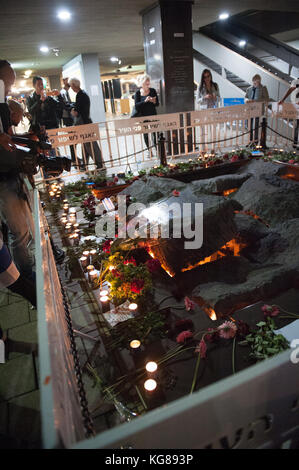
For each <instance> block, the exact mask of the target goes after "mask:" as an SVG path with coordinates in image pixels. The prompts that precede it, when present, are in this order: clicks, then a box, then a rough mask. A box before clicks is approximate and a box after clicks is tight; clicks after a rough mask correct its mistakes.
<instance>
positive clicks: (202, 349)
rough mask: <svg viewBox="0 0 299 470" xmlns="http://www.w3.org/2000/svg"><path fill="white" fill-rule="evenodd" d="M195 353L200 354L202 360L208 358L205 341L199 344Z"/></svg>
mask: <svg viewBox="0 0 299 470" xmlns="http://www.w3.org/2000/svg"><path fill="white" fill-rule="evenodd" d="M195 352H196V353H199V355H200V358H201V359H205V358H206V357H207V345H206V342H205V340H204V339H202V340H201V341H200V343H198V345H197V346H196V348H195Z"/></svg>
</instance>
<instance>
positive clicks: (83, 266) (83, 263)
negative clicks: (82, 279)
mask: <svg viewBox="0 0 299 470" xmlns="http://www.w3.org/2000/svg"><path fill="white" fill-rule="evenodd" d="M79 261H80V264H81V266H82V268H83V269H84V268H86V267H87V264H88V259H87V257H86V256H81V258H80V259H79Z"/></svg>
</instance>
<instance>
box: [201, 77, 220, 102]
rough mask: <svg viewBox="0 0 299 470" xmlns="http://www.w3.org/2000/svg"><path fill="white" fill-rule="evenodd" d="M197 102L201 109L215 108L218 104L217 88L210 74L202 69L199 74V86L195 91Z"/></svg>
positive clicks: (218, 94)
mask: <svg viewBox="0 0 299 470" xmlns="http://www.w3.org/2000/svg"><path fill="white" fill-rule="evenodd" d="M197 102H198V103H199V104H200V107H201V108H202V109H206V108H216V107H217V106H218V105H219V103H220V93H219V86H218V85H217V83H216V82H213V77H212V73H211V71H210V70H209V69H204V71H203V72H202V74H201V80H200V85H199V87H198V90H197Z"/></svg>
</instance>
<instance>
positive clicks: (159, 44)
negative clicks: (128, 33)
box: [140, 0, 194, 113]
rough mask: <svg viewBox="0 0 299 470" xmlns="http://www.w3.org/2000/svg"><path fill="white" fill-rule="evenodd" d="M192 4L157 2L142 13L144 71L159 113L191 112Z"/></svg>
mask: <svg viewBox="0 0 299 470" xmlns="http://www.w3.org/2000/svg"><path fill="white" fill-rule="evenodd" d="M192 3H193V1H192V0H171V1H170V0H159V1H158V2H156V3H155V4H154V5H152V6H151V7H149V8H147V9H145V10H143V11H142V12H141V13H140V14H141V15H142V24H143V38H144V54H145V63H146V71H147V73H148V74H149V75H150V76H151V80H152V87H153V88H156V89H157V91H158V93H159V96H160V101H161V107H160V110H159V112H160V113H174V112H182V111H192V110H193V109H194V85H193V48H192Z"/></svg>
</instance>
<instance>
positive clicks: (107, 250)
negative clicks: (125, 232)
mask: <svg viewBox="0 0 299 470" xmlns="http://www.w3.org/2000/svg"><path fill="white" fill-rule="evenodd" d="M110 247H111V241H110V240H106V241H105V242H104V243H103V246H102V250H103V252H104V253H110Z"/></svg>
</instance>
